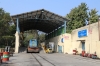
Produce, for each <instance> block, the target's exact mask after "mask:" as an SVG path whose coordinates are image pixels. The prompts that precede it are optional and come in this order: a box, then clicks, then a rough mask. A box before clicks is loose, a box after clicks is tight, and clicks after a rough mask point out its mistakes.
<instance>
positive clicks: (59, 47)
mask: <svg viewBox="0 0 100 66" xmlns="http://www.w3.org/2000/svg"><path fill="white" fill-rule="evenodd" d="M58 53H62V46H59V45H58Z"/></svg>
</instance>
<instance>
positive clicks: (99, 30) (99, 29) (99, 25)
mask: <svg viewBox="0 0 100 66" xmlns="http://www.w3.org/2000/svg"><path fill="white" fill-rule="evenodd" d="M99 21H100V20H98V32H99V41H100V24H99Z"/></svg>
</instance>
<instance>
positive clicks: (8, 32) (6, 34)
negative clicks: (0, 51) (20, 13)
mask: <svg viewBox="0 0 100 66" xmlns="http://www.w3.org/2000/svg"><path fill="white" fill-rule="evenodd" d="M10 21H11V18H10V14H9V13H8V12H5V11H4V10H3V8H0V47H5V45H7V44H8V45H9V44H10V45H11V44H12V43H13V42H14V40H15V36H14V34H15V31H16V29H15V26H14V25H13V26H10V25H9V22H10ZM5 43H6V44H5Z"/></svg>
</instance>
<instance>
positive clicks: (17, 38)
mask: <svg viewBox="0 0 100 66" xmlns="http://www.w3.org/2000/svg"><path fill="white" fill-rule="evenodd" d="M19 32H20V30H19V19H18V18H17V24H16V33H15V37H16V40H15V53H18V52H19Z"/></svg>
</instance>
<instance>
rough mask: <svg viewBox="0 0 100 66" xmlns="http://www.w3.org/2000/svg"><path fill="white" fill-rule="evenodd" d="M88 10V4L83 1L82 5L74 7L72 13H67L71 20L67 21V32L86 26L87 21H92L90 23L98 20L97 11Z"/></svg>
mask: <svg viewBox="0 0 100 66" xmlns="http://www.w3.org/2000/svg"><path fill="white" fill-rule="evenodd" d="M88 10H89V8H88V7H87V4H85V3H81V5H79V6H78V7H75V8H73V9H72V10H71V11H70V13H69V14H67V16H66V18H67V19H69V20H70V21H68V22H67V28H66V31H67V33H71V31H72V30H74V29H77V28H80V27H83V26H85V25H86V22H87V21H90V23H94V22H97V20H98V15H97V11H96V10H95V9H92V10H91V11H90V12H89V13H88Z"/></svg>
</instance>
